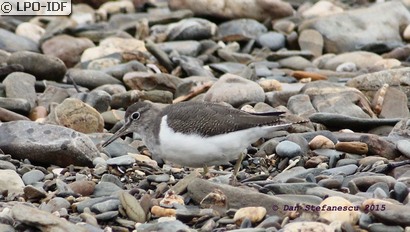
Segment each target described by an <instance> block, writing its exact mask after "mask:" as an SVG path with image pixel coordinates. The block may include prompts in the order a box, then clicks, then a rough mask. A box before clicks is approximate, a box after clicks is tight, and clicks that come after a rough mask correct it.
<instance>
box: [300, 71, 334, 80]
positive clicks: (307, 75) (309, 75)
mask: <svg viewBox="0 0 410 232" xmlns="http://www.w3.org/2000/svg"><path fill="white" fill-rule="evenodd" d="M292 76H293V77H294V78H296V79H298V80H301V79H306V78H310V79H311V80H312V81H319V80H327V77H326V76H325V75H322V74H319V73H314V72H306V71H294V72H292Z"/></svg>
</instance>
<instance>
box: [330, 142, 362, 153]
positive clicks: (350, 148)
mask: <svg viewBox="0 0 410 232" xmlns="http://www.w3.org/2000/svg"><path fill="white" fill-rule="evenodd" d="M335 148H336V150H338V151H343V152H347V153H353V154H366V153H367V152H368V151H369V148H368V147H367V144H366V143H361V142H338V143H337V144H336V146H335Z"/></svg>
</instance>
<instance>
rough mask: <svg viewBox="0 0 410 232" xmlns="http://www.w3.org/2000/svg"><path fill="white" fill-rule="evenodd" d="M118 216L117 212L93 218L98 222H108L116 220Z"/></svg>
mask: <svg viewBox="0 0 410 232" xmlns="http://www.w3.org/2000/svg"><path fill="white" fill-rule="evenodd" d="M118 214H119V213H118V211H108V212H104V213H100V214H97V215H95V218H96V219H97V220H99V221H109V220H112V219H114V218H116V217H117V216H118Z"/></svg>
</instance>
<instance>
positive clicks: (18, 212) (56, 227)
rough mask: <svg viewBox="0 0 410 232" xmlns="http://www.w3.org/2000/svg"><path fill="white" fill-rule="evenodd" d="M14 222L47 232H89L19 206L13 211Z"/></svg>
mask: <svg viewBox="0 0 410 232" xmlns="http://www.w3.org/2000/svg"><path fill="white" fill-rule="evenodd" d="M11 212H12V214H13V218H14V220H16V221H18V222H20V223H23V224H29V225H32V226H35V227H37V228H43V230H45V231H66V232H87V231H88V230H87V229H85V228H83V227H81V226H77V225H75V224H73V223H70V222H68V221H67V220H64V219H62V218H59V217H57V216H55V215H53V214H51V213H48V212H44V211H42V210H39V209H36V208H34V207H30V206H26V205H23V204H17V205H15V206H13V208H12V209H11Z"/></svg>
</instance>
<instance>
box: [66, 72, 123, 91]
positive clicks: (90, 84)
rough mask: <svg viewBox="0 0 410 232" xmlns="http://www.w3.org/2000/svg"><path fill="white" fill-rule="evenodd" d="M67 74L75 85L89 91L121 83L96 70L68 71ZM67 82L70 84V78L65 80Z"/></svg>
mask: <svg viewBox="0 0 410 232" xmlns="http://www.w3.org/2000/svg"><path fill="white" fill-rule="evenodd" d="M67 74H68V75H69V76H70V77H71V78H72V80H73V81H74V82H75V83H76V84H77V85H80V86H84V87H87V88H90V89H94V88H97V87H99V86H102V85H106V84H121V81H119V80H117V79H116V78H114V77H112V76H110V75H108V74H106V73H104V72H102V71H98V70H82V69H70V70H68V72H67ZM67 82H68V83H71V84H72V81H71V79H70V78H68V79H67Z"/></svg>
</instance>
